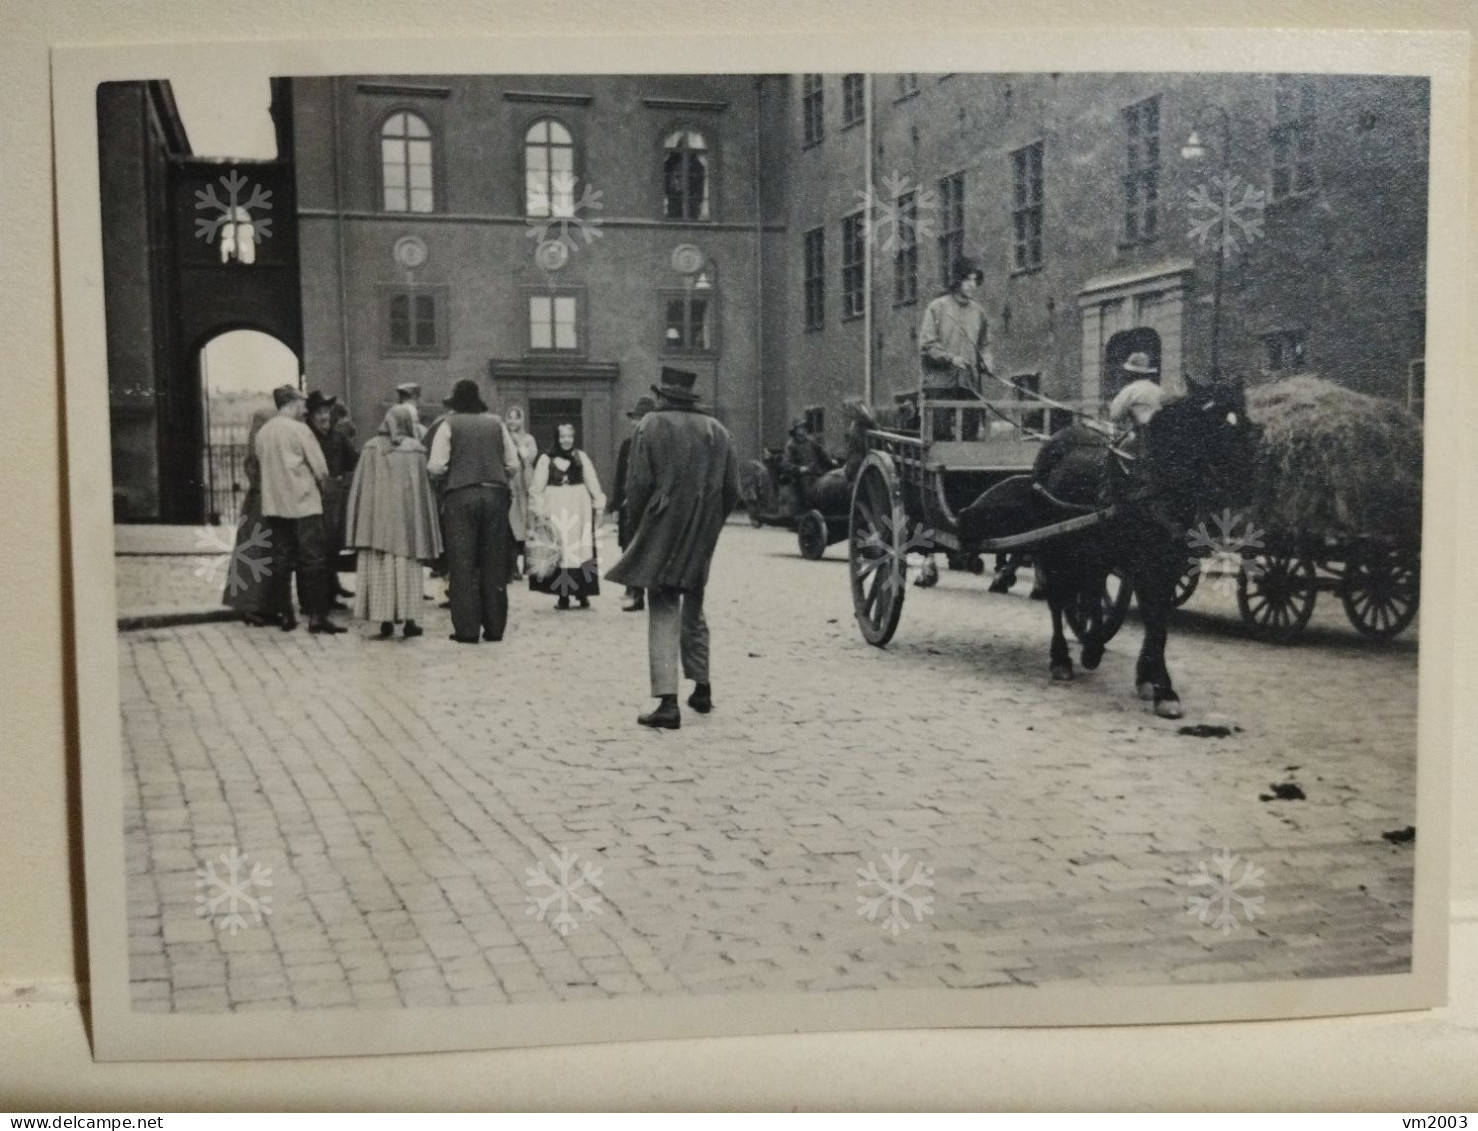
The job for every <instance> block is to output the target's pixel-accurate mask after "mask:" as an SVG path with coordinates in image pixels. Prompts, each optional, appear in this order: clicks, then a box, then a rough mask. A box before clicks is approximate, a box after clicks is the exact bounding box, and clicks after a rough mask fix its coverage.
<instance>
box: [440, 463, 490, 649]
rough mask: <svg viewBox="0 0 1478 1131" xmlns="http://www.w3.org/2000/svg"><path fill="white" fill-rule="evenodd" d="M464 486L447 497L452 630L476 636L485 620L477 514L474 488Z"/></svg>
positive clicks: (460, 633) (448, 582) (448, 574)
mask: <svg viewBox="0 0 1478 1131" xmlns="http://www.w3.org/2000/svg"><path fill="white" fill-rule="evenodd" d="M474 490H475V488H472V487H464V488H462V490H460V491H453V492H452V493H451V494H449V495H448V496H447V497H446V529H445V530H444V531H443V535H444V541H445V542H446V565H447V586H448V588H450V589H451V598H452V631H453V632H454V633H456V634H457V635H458V636H460V637H462V638H463V639H467V640H471V639H476V637H477V633H478V629H479V628H480V627H481V624H482V609H481V598H480V596H479V590H478V587H477V516H476V510H475V507H476V502H477V500H476V499H475V498H473V495H472V492H473V491H474Z"/></svg>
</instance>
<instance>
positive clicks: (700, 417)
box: [606, 366, 739, 730]
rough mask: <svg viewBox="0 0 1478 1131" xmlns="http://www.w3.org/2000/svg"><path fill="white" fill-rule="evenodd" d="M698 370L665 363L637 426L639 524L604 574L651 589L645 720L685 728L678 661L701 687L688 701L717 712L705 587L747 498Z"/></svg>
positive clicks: (634, 506)
mask: <svg viewBox="0 0 1478 1131" xmlns="http://www.w3.org/2000/svg"><path fill="white" fill-rule="evenodd" d="M696 382H697V375H696V374H693V373H688V372H686V371H685V370H681V369H669V368H667V367H666V366H664V367H663V369H662V384H661V385H654V386H652V391H653V392H654V393H656V395H657V409H656V411H654V412H651V413H649V414H647V416H645V417H644V418H643V419H642V420H641V422H640V423H638V424H637V426H636V435H635V436H634V437H633V439H632V444H631V460H630V466H629V468H628V471H627V477H626V506H627V508H628V513H629V514H630V515H631V516H632V519H633V520H634V521H635V524H636V529H635V531H634V532H633V534H632V537H631V541H630V544H629V545H628V546H627V547H626V552H625V553H624V554H623V555H622V556H621V560H620V561H619V562H617V563H616V565H615V566H614V568H612V570H611V571H610V573H608V574H607V575H606V576H607V578H608V579H609V580H611V581H614V582H616V583H617V584H620V585H626V586H630V587H634V588H637V589H644V590H646V592H647V655H648V661H649V664H650V668H651V679H652V694H653V695H654V696H655V697H656V699H657V707H656V709H655V710H653V711H649V712H647V713H646V714H643V715H640V716H638V718H637V722H639V723H640V724H641V725H642V726H649V727H660V728H662V729H666V730H677V729H678V727H680V726H681V725H682V715H681V713H680V712H679V710H678V706H677V688H678V681H677V677H678V660H679V657H681V660H682V668H683V674H684V675H686V676H687V678H688V679H691V680H692V681H693V682H694V684H695V685H696V686H695V687H694V689H693V694H692V695H691V696H689V698H688V706H690V707H692V708H693V710H695V711H697V712H699V713H700V714H707V713H708V712H709V711H711V710H713V689H712V684H711V683H710V682H709V672H708V622H707V620H705V619H704V616H703V591H704V588H705V587H706V586H707V584H708V568H709V565H710V563H711V562H712V560H713V551H714V548H715V547H716V546H717V545H718V537H719V534H720V533H721V532H722V531H723V527H724V521H725V520H726V519H727V518H728V516H729V512H730V511H732V510H733V509H734V505H735V504H736V503H737V502H738V501H739V463H738V460H737V459H735V457H734V448H733V444H732V443H731V441H730V439H729V433H728V430H727V429H726V428H724V426H723V425H722V424H720V423H719V422H718V421H717V420H715V419H714V418H713V417H712V416H711V415H710V414H708V413H706V412H704V411H703V410H701V409H700V408H699V407H698V394H697V393H696V392H695V391H694V385H695V384H696Z"/></svg>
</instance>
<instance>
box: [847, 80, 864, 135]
mask: <svg viewBox="0 0 1478 1131" xmlns="http://www.w3.org/2000/svg"><path fill="white" fill-rule="evenodd" d="M866 82H867V76H866V75H843V76H842V125H844V126H855V125H856V124H857V123H858V122H860V121H862V119H863V117H864V115H866V113H867V95H866V85H865V84H866Z"/></svg>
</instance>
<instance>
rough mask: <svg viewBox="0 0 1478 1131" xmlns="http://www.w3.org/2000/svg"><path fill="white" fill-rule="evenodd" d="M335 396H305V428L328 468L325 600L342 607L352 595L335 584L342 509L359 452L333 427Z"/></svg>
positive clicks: (315, 392) (318, 393) (325, 486)
mask: <svg viewBox="0 0 1478 1131" xmlns="http://www.w3.org/2000/svg"><path fill="white" fill-rule="evenodd" d="M338 404H339V398H338V397H326V396H324V395H323V393H322V392H321V391H319V390H318V389H314V390H313V391H312V392H311V393H309V394H308V404H307V409H308V427H310V428H312V429H313V435H314V436H316V437H317V438H318V446H319V448H320V449H321V450H322V452H323V462H324V463H325V464H326V465H327V466H328V478H327V479H325V480H324V481H323V486H322V488H321V489H322V491H323V549H324V554H325V556H326V557H327V559H328V589H329V593H328V597H329V603H330V604H331V605H337V606H338V607H341V608H343V607H346V606H344V605H343V602H342V601H340V598H341V597H352V596H354V594H353V593H351V592H350V591H349V590H347V589H345V588H344V587H343V586H342V585H340V584H339V559H340V557H341V556H342V555H343V553H344V521H345V509H346V506H347V504H348V499H349V484H350V482H351V481H352V480H353V478H354V467H355V465H356V464H358V463H359V453H358V452H356V451H355V450H354V444H353V442H352V441H350V439H349V437H348V436H346V435H345V434H344V432H343V431H342V430H341V429H338V428H335V427H334V409H335V408H337V407H338Z"/></svg>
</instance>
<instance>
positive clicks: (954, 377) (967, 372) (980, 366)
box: [919, 258, 995, 440]
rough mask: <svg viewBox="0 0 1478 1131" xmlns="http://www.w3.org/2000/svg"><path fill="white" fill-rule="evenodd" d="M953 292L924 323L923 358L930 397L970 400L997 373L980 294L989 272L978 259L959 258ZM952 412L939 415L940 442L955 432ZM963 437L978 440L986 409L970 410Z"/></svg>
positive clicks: (933, 305)
mask: <svg viewBox="0 0 1478 1131" xmlns="http://www.w3.org/2000/svg"><path fill="white" fill-rule="evenodd" d="M951 279H952V282H951V285H950V289H949V293H948V294H943V295H940V296H939V297H938V298H936V299H935V300H934V301H933V302H931V303H930V304H929V305H928V306H927V307H926V308H925V309H924V321H923V323H922V325H920V327H919V358H920V361H921V362H922V364H923V370H924V382H923V384H924V398H925V399H926V400H930V399H933V400H968V399H971V398H972V397H974V398H978V397H980V395H981V377H982V374H990V373H992V372H994V368H995V363H994V361H993V360H992V359H991V352H990V332H989V327H988V326H987V324H986V320H985V310H984V308H982V307H981V305H980V304H979V303H978V302H976V301H975V295H976V293H977V292H978V291H979V290H980V286H981V284H982V283H984V281H985V273H984V272H983V271H981V269H980V266H979V264H977V263H976V262H975V261H974V260H973V259H966V258H961V259H959V260H957V261H956V262H955V265H954V272H953V274H952V275H951ZM952 415H953V414H952V413H949V412H944V411H941V412H938V413H937V414H935V416H934V429H933V432H934V435H933V439H935V440H948V439H951V438H952V436H953V429H952V428H951V426H950V425H951V418H952ZM961 415H962V417H963V426H964V427H963V433H964V434H963V436H962V437H960V438H961V439H965V440H973V439H975V438H976V437H977V436H979V435H980V421H981V415H982V412H981V410H980V409H966V410H965V411H964V412H963V413H962V414H961Z"/></svg>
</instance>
